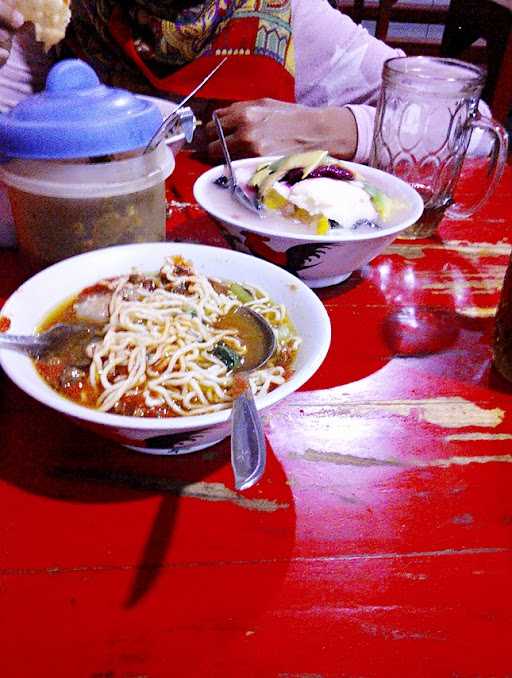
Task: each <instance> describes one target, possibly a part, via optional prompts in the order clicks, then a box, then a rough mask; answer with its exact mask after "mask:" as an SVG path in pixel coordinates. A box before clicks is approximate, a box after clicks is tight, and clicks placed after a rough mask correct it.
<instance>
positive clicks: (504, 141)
mask: <svg viewBox="0 0 512 678" xmlns="http://www.w3.org/2000/svg"><path fill="white" fill-rule="evenodd" d="M470 125H471V127H472V128H473V129H481V130H483V131H484V132H489V134H491V135H492V136H493V137H494V142H493V145H492V152H491V157H490V159H489V166H488V169H487V177H488V180H489V185H488V186H487V190H486V191H485V193H484V195H483V196H482V197H481V198H480V199H478V200H476V201H475V202H474V203H473V204H472V205H469V206H467V207H462V205H458V204H454V205H451V206H450V207H449V208H448V209H447V210H446V212H445V215H446V216H447V217H448V218H450V219H466V218H467V217H470V216H471V215H472V214H474V213H475V212H477V211H478V210H479V209H480V208H481V207H482V206H483V205H484V204H485V203H486V202H487V201H488V200H489V198H490V197H491V196H492V194H493V193H494V191H495V189H496V185H497V183H498V181H499V180H500V179H501V175H502V174H503V170H504V169H505V164H506V161H507V150H508V134H507V132H506V131H505V129H504V128H503V126H502V125H500V123H499V122H497V121H496V120H494V119H493V118H487V117H485V116H483V115H480V114H479V113H477V115H476V117H475V118H474V119H473V120H471V123H470Z"/></svg>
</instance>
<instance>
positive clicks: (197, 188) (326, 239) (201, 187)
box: [193, 155, 424, 244]
mask: <svg viewBox="0 0 512 678" xmlns="http://www.w3.org/2000/svg"><path fill="white" fill-rule="evenodd" d="M280 157H283V156H280V155H266V156H258V157H253V158H242V159H241V160H234V161H233V163H232V164H233V168H234V169H235V170H236V169H237V167H245V166H246V165H252V164H254V165H258V164H263V163H265V162H273V161H274V160H277V159H278V158H280ZM341 162H343V164H344V165H346V166H347V167H348V168H349V169H354V170H357V171H359V172H360V173H361V174H363V175H364V174H365V172H367V173H369V175H370V176H371V175H373V174H375V175H377V176H382V177H385V180H386V181H387V182H390V181H391V182H392V183H396V184H398V185H400V186H401V189H402V190H403V191H405V192H406V193H408V194H409V196H410V205H411V213H410V215H409V216H408V217H407V218H406V219H404V220H403V221H401V222H400V223H399V224H396V225H395V226H391V227H389V228H385V229H384V228H383V229H382V230H376V231H375V232H373V231H372V232H370V233H368V232H367V233H357V232H355V231H354V232H350V237H347V235H346V233H347V231H345V235H344V236H341V235H339V236H336V235H332V234H331V235H316V234H314V233H311V234H307V233H289V232H286V233H283V231H280V230H279V229H277V228H276V229H273V228H269V227H268V226H265V228H258V226H257V225H256V224H254V222H251V223H249V224H245V223H244V224H243V225H242V224H241V223H240V221H239V220H237V219H236V218H233V217H230V216H229V215H226V214H225V213H223V212H222V211H221V210H218V209H216V208H215V206H213V207H212V206H211V204H210V203H209V201H208V198H207V197H206V199H205V190H206V189H207V188H208V187H209V186H210V185H211V184H212V183H213V181H214V180H215V179H217V178H218V177H219V176H220V175H221V174H222V173H223V172H224V164H221V165H216V166H215V167H212V168H210V169H209V170H206V172H203V174H201V175H200V176H199V177H198V178H197V179H196V181H195V182H194V188H193V192H194V198H195V199H196V201H197V202H198V203H199V205H200V206H201V207H202V208H203V209H204V210H206V211H207V212H208V213H209V214H211V215H212V216H213V217H214V218H216V219H219V220H220V221H224V222H226V223H228V224H231V225H232V226H235V227H237V228H243V229H244V230H247V231H251V232H254V233H259V234H261V235H267V236H271V237H277V238H283V239H289V240H296V241H301V242H321V243H340V244H341V243H350V242H357V241H360V240H361V241H365V240H378V239H379V238H385V237H387V236H390V235H396V234H397V233H401V232H402V231H404V230H405V229H406V228H408V227H409V226H411V225H412V224H414V223H415V222H416V221H417V220H418V219H419V218H420V216H421V215H422V213H423V209H424V203H423V198H422V197H421V196H420V194H419V193H418V191H416V189H414V188H413V187H412V186H411V185H410V184H408V183H407V182H406V181H404V180H403V179H400V178H399V177H395V176H394V175H392V174H390V173H389V172H384V171H383V170H379V169H377V168H375V167H369V166H368V165H363V164H361V163H357V162H352V161H348V160H342V161H341Z"/></svg>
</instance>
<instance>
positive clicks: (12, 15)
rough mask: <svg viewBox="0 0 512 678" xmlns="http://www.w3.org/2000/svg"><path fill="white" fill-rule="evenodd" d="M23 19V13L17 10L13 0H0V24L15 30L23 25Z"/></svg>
mask: <svg viewBox="0 0 512 678" xmlns="http://www.w3.org/2000/svg"><path fill="white" fill-rule="evenodd" d="M24 22H25V19H24V17H23V14H21V13H20V12H18V10H17V9H16V7H15V5H14V0H0V26H1V27H3V28H8V29H10V30H11V31H17V30H18V28H21V27H22V26H23V23H24Z"/></svg>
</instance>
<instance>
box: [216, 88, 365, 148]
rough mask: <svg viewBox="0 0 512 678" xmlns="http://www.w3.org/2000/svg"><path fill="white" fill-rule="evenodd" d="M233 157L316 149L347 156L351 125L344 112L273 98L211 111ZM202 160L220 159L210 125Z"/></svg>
mask: <svg viewBox="0 0 512 678" xmlns="http://www.w3.org/2000/svg"><path fill="white" fill-rule="evenodd" d="M217 115H218V117H219V119H220V121H221V123H222V127H223V129H224V134H225V136H226V142H227V144H228V148H229V151H230V153H231V154H232V156H233V158H243V157H252V156H257V155H285V154H289V153H299V152H302V151H306V150H313V149H315V148H322V149H325V150H327V151H329V153H330V154H331V155H334V156H336V157H340V158H345V159H349V158H352V157H353V156H354V154H355V151H356V146H357V126H356V122H355V119H354V116H353V115H352V113H351V111H350V110H349V109H348V108H337V107H329V108H327V107H326V108H310V107H308V106H302V105H300V104H290V103H285V102H283V101H276V100H275V99H257V100H255V101H241V102H237V103H234V104H232V105H231V106H228V107H227V108H221V109H218V110H217ZM206 136H207V140H208V157H209V159H210V160H217V159H220V158H222V149H221V146H220V142H219V141H218V138H217V132H216V129H215V125H214V123H213V122H212V121H210V122H209V123H208V124H207V126H206Z"/></svg>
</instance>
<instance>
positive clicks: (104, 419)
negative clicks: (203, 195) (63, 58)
mask: <svg viewBox="0 0 512 678" xmlns="http://www.w3.org/2000/svg"><path fill="white" fill-rule="evenodd" d="M160 248H162V249H163V248H166V250H167V251H166V252H165V253H163V254H162V257H163V256H166V255H167V256H170V255H172V254H173V253H175V254H182V255H183V256H185V257H186V258H190V259H192V260H193V257H194V252H198V251H202V252H205V253H206V254H208V252H211V254H212V255H213V254H214V253H215V252H217V254H218V251H219V249H221V250H224V249H225V250H226V252H228V253H229V256H230V257H234V258H235V259H238V260H240V261H242V262H243V261H244V260H248V259H250V260H251V261H252V262H254V261H256V262H258V266H260V267H261V268H262V269H263V272H265V271H268V272H269V273H274V274H277V276H278V279H279V280H281V281H282V285H283V286H285V285H294V286H295V287H296V289H297V292H298V293H300V294H301V298H305V299H308V300H309V304H310V306H309V308H310V309H311V308H313V307H314V308H316V311H317V318H316V323H317V325H316V327H315V338H316V339H317V340H318V350H317V351H315V353H313V354H312V355H311V356H310V358H309V360H307V362H306V364H305V365H303V366H302V368H301V369H300V370H298V371H297V372H295V373H294V374H293V376H292V377H291V378H290V379H289V380H288V381H286V382H285V383H284V384H282V385H281V386H278V387H277V388H275V389H274V390H273V391H271V392H270V393H268V394H266V395H264V396H260V397H258V396H257V397H256V407H257V409H258V410H263V409H266V408H268V407H270V406H272V405H274V404H275V403H276V402H278V401H280V400H282V399H283V398H285V397H287V396H288V395H290V394H291V393H293V392H294V391H296V390H297V389H298V388H300V387H301V386H302V385H303V384H304V383H306V381H308V379H310V378H311V377H312V376H313V374H315V372H316V371H317V370H318V368H319V367H320V365H321V364H322V362H323V361H324V359H325V357H326V355H327V352H328V350H329V346H330V343H331V324H330V320H329V316H328V314H327V311H326V309H325V306H324V305H323V303H322V301H321V300H320V298H319V297H318V296H317V295H316V294H315V293H314V292H313V291H312V290H311V289H310V288H309V287H308V286H307V285H306V284H305V283H304V282H302V281H301V280H300V279H299V278H297V277H295V276H294V275H292V274H291V273H289V272H288V271H285V270H284V269H282V268H280V267H279V266H275V265H274V264H271V263H270V262H267V261H264V260H262V259H258V258H256V257H253V256H252V255H249V254H245V253H242V252H237V251H235V250H231V249H229V248H219V247H213V246H210V245H201V244H195V243H179V242H170V241H167V242H159V243H134V244H128V245H117V246H113V247H107V248H102V249H99V250H94V251H91V252H85V253H83V254H79V255H76V256H74V257H69V258H67V259H64V260H62V261H60V262H57V263H56V264H53V265H52V266H49V267H47V268H45V269H43V270H42V271H40V272H39V273H36V274H35V275H33V276H31V277H30V278H28V279H27V280H26V281H25V282H24V283H23V284H22V285H20V286H19V287H18V288H17V289H16V290H15V291H14V292H13V293H12V294H11V295H10V296H9V297H8V298H7V299H6V301H5V303H4V305H3V307H2V308H0V313H1V314H2V315H9V314H12V315H14V311H16V306H17V304H18V303H20V302H19V301H17V298H18V299H20V298H21V299H22V298H23V296H24V295H25V294H27V293H30V290H31V289H34V287H35V286H37V285H38V284H39V283H40V282H41V281H42V280H44V279H47V278H48V276H50V277H51V278H54V279H55V280H59V277H60V275H61V273H62V271H63V270H65V269H67V268H71V267H74V266H77V267H84V268H86V267H87V265H88V264H90V263H91V262H92V261H94V258H95V257H97V256H98V255H99V256H100V257H109V256H112V257H114V258H115V255H116V253H117V252H120V250H125V251H128V250H129V249H131V250H132V251H133V252H134V254H135V253H136V252H137V251H142V250H148V251H149V250H154V251H155V252H156V251H157V250H158V249H160ZM172 249H174V252H173V251H172ZM130 265H132V266H134V265H136V261H134V262H133V263H132V264H127V266H130ZM90 270H91V271H93V272H92V273H91V281H93V280H99V279H101V276H100V275H96V276H95V275H94V266H90ZM116 275H117V273H116ZM60 279H61V280H62V278H60ZM86 286H87V285H86V284H83V285H81V286H80V287H79V288H78V289H77V291H76V293H78V291H79V290H80V289H83V288H84V287H86ZM72 294H74V292H71V295H72ZM67 296H68V297H69V296H70V295H69V294H68V295H67ZM65 298H66V297H63V298H61V299H60V302H62V301H64V300H65ZM58 304H59V299H56V303H55V304H54V305H52V307H53V308H55V307H56V306H58ZM11 309H12V310H11ZM47 313H48V311H47V312H45V313H43V314H42V315H41V317H38V318H35V319H34V322H33V323H31V325H32V326H33V329H34V330H35V328H36V327H37V325H38V324H39V323H40V322H41V321H42V319H43V318H44V317H45V315H47ZM20 360H21V361H23V362H24V363H25V364H26V363H27V361H28V362H32V361H31V359H30V358H29V357H28V356H25V355H22V354H20V353H17V352H16V351H12V350H9V349H0V367H2V368H3V370H4V372H5V374H6V375H7V376H8V377H9V378H10V379H11V380H12V381H13V382H14V383H15V384H16V386H18V388H20V389H21V390H22V391H24V392H25V393H27V394H28V395H30V396H31V397H32V398H34V399H35V400H37V401H38V402H40V403H42V404H44V405H46V406H48V407H50V408H52V409H54V410H56V411H58V412H60V413H62V414H65V415H67V416H70V417H73V418H75V419H78V420H81V421H85V422H89V423H92V424H98V425H103V426H107V427H110V428H116V429H129V430H144V431H146V430H153V431H161V430H162V431H167V430H170V429H172V430H176V431H180V430H192V429H199V428H209V427H212V426H215V425H217V424H222V423H225V422H227V421H228V419H229V417H230V416H231V407H228V408H226V409H225V410H220V411H219V412H213V413H210V414H199V415H191V416H188V417H167V418H157V417H130V416H125V415H118V414H112V413H109V412H101V411H99V410H94V409H92V408H88V407H85V406H83V405H79V404H77V403H75V402H74V401H72V400H69V399H67V398H65V397H64V396H62V395H61V394H59V393H58V392H57V391H55V390H54V389H52V388H51V387H50V386H49V385H48V384H47V383H46V382H45V381H44V379H43V378H42V377H41V376H40V375H39V374H38V372H37V371H36V369H35V366H34V364H33V363H32V365H31V367H32V370H31V373H30V375H29V376H25V375H24V374H19V373H18V372H17V370H16V364H18V362H19V361H20Z"/></svg>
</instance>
